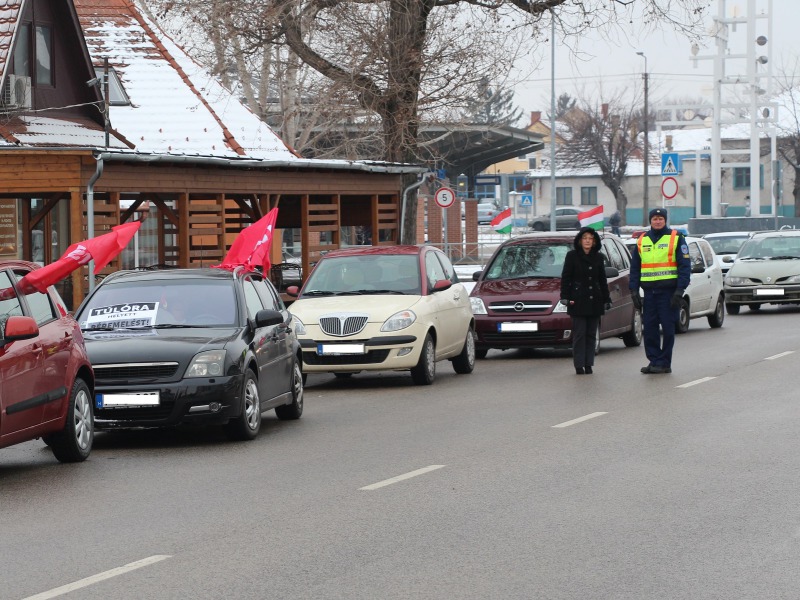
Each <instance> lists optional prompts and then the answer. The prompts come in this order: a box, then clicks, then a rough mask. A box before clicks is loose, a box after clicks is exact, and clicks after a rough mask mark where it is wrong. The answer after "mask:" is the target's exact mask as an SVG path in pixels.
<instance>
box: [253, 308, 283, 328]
mask: <svg viewBox="0 0 800 600" xmlns="http://www.w3.org/2000/svg"><path fill="white" fill-rule="evenodd" d="M281 323H283V313H281V312H279V311H277V310H271V309H268V308H264V309H262V310H260V311H258V312H257V313H256V327H269V326H270V325H280V324H281Z"/></svg>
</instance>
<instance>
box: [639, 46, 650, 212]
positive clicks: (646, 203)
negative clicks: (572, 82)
mask: <svg viewBox="0 0 800 600" xmlns="http://www.w3.org/2000/svg"><path fill="white" fill-rule="evenodd" d="M636 54H638V55H639V56H641V57H642V58H643V59H644V74H643V75H642V78H643V79H644V193H643V194H642V225H644V226H645V227H647V226H648V225H649V224H650V219H649V217H648V214H649V212H650V177H649V175H650V169H649V167H650V138H649V135H648V134H649V129H650V112H649V108H648V106H647V95H648V83H649V81H648V79H649V77H648V73H647V56H645V54H644V52H637V53H636Z"/></svg>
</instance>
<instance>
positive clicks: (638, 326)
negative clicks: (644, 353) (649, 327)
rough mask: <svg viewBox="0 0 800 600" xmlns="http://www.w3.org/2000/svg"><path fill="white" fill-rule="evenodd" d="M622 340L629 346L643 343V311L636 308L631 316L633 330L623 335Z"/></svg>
mask: <svg viewBox="0 0 800 600" xmlns="http://www.w3.org/2000/svg"><path fill="white" fill-rule="evenodd" d="M622 341H623V342H624V343H625V345H626V346H627V347H628V348H631V347H633V346H641V345H642V313H641V312H639V311H638V310H636V309H635V308H634V309H633V317H631V330H630V331H628V332H627V333H625V334H624V335H623V336H622Z"/></svg>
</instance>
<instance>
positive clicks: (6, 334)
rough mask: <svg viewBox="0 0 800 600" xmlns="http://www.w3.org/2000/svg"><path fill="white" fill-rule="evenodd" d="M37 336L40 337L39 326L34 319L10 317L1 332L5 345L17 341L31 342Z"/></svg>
mask: <svg viewBox="0 0 800 600" xmlns="http://www.w3.org/2000/svg"><path fill="white" fill-rule="evenodd" d="M37 335H39V326H38V325H37V324H36V321H35V320H34V319H33V317H22V316H13V317H8V319H7V320H6V323H5V327H3V328H2V331H0V336H1V337H2V340H3V343H5V344H8V343H9V342H15V341H17V340H29V339H31V338H35V337H36V336H37Z"/></svg>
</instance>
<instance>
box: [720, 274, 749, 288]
mask: <svg viewBox="0 0 800 600" xmlns="http://www.w3.org/2000/svg"><path fill="white" fill-rule="evenodd" d="M725 283H727V284H728V285H753V282H752V281H750V279H749V278H748V277H733V276H732V275H731V274H730V273H728V276H727V277H726V278H725Z"/></svg>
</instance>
